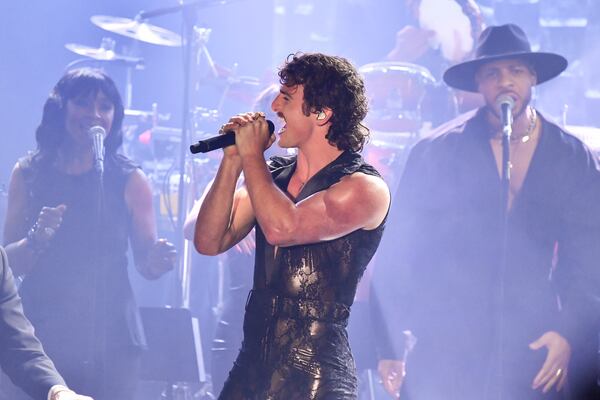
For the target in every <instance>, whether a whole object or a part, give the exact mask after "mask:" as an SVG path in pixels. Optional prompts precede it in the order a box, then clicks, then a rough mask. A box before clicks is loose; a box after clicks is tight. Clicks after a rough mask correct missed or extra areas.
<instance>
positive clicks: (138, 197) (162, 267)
mask: <svg viewBox="0 0 600 400" xmlns="http://www.w3.org/2000/svg"><path fill="white" fill-rule="evenodd" d="M125 202H126V203H127V207H128V209H129V212H130V214H131V222H132V231H131V247H132V249H133V256H134V260H135V266H136V268H137V270H138V271H139V272H140V274H142V276H144V277H145V278H147V279H157V278H159V277H160V276H161V275H162V274H164V273H165V272H167V271H170V270H172V269H173V267H174V264H175V261H176V257H177V254H176V251H175V248H174V246H173V245H172V244H171V243H169V242H167V241H166V240H165V239H157V234H156V222H155V220H154V207H153V205H152V191H151V189H150V184H149V183H148V180H147V178H146V176H145V175H144V173H143V172H142V171H141V170H135V171H134V172H133V173H132V174H131V176H130V177H129V180H128V181H127V186H126V187H125Z"/></svg>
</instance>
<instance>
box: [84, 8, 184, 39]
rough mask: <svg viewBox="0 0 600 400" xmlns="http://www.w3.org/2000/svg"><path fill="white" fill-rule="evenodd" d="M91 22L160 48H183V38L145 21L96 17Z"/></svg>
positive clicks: (107, 16)
mask: <svg viewBox="0 0 600 400" xmlns="http://www.w3.org/2000/svg"><path fill="white" fill-rule="evenodd" d="M90 20H91V21H92V23H93V24H94V25H96V26H98V27H99V28H101V29H104V30H105V31H109V32H112V33H116V34H118V35H122V36H126V37H128V38H131V39H135V40H139V41H140V42H145V43H150V44H156V45H159V46H170V47H180V46H181V36H179V35H178V34H177V33H175V32H171V31H170V30H168V29H165V28H161V27H159V26H156V25H152V24H149V23H148V22H146V20H145V19H141V18H138V17H136V18H134V19H131V18H122V17H111V16H109V15H94V16H92V17H91V18H90Z"/></svg>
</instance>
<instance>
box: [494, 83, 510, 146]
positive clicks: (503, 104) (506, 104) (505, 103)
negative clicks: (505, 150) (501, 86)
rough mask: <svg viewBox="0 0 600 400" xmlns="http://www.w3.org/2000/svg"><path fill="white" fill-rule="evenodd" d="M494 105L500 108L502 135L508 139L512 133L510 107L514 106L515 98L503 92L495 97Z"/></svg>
mask: <svg viewBox="0 0 600 400" xmlns="http://www.w3.org/2000/svg"><path fill="white" fill-rule="evenodd" d="M496 106H497V107H499V108H500V114H501V120H502V135H503V136H507V137H508V139H510V135H512V122H513V115H512V109H513V107H514V106H515V100H514V99H513V98H512V97H510V96H509V95H507V94H503V95H502V96H500V97H498V98H497V99H496Z"/></svg>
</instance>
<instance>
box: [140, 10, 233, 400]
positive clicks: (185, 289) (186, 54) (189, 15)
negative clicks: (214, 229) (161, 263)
mask: <svg viewBox="0 0 600 400" xmlns="http://www.w3.org/2000/svg"><path fill="white" fill-rule="evenodd" d="M221 3H224V1H223V0H218V1H217V0H197V1H191V2H189V3H185V4H180V5H178V6H173V7H165V8H160V9H156V10H153V11H142V12H140V13H139V14H138V15H137V16H136V19H137V20H144V19H148V18H153V17H158V16H162V15H167V14H172V13H175V12H179V11H181V13H182V25H183V27H182V30H183V35H182V43H181V45H182V52H183V57H182V58H183V104H182V112H181V114H182V125H181V141H180V148H179V150H180V151H179V186H178V193H177V224H176V231H175V248H176V249H177V253H178V254H179V261H178V262H179V265H178V268H177V276H176V280H177V281H176V284H175V285H174V286H175V289H174V294H173V295H172V305H173V306H174V307H177V308H187V309H189V308H190V277H191V268H190V267H191V246H190V243H189V242H188V241H186V240H185V239H184V237H183V224H184V220H185V217H186V213H187V211H188V209H189V208H190V207H189V204H186V200H189V199H188V197H189V196H188V195H187V193H186V192H187V191H186V184H187V182H186V181H187V179H186V176H189V175H186V165H187V154H188V148H189V146H188V143H189V142H190V133H189V127H190V125H191V119H192V113H191V110H190V87H191V86H192V82H191V68H190V63H191V61H192V54H193V48H192V47H193V43H194V35H195V26H194V23H195V19H196V16H197V15H196V12H197V9H198V8H200V7H204V6H210V5H216V4H221ZM187 203H189V201H188V202H187ZM200 361H201V362H202V363H203V362H204V360H200ZM190 390H191V389H190V387H189V386H188V385H187V383H185V382H167V389H166V392H165V395H166V397H167V399H168V400H172V399H174V397H175V393H176V392H177V393H180V394H181V396H183V398H186V399H187V398H191V392H190ZM177 397H178V398H179V397H180V396H179V395H177Z"/></svg>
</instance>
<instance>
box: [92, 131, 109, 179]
mask: <svg viewBox="0 0 600 400" xmlns="http://www.w3.org/2000/svg"><path fill="white" fill-rule="evenodd" d="M88 134H89V135H90V138H91V139H92V148H93V150H94V168H95V169H96V171H98V173H99V174H100V175H102V174H103V173H104V138H105V137H106V130H105V129H104V128H103V127H101V126H99V125H95V126H92V127H91V128H90V130H89V131H88Z"/></svg>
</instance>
